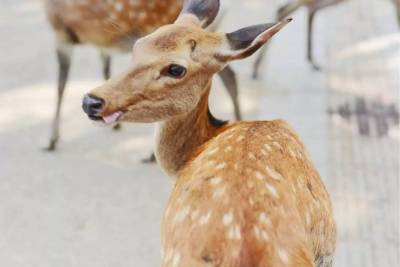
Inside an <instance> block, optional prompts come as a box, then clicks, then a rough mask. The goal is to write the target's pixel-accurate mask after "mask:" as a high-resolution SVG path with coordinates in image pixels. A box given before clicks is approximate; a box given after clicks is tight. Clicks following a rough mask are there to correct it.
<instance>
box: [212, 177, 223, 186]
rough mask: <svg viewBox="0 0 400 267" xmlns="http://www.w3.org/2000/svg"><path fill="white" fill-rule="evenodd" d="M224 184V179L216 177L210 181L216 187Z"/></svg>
mask: <svg viewBox="0 0 400 267" xmlns="http://www.w3.org/2000/svg"><path fill="white" fill-rule="evenodd" d="M221 182H222V179H221V178H220V177H214V178H212V179H211V180H210V183H211V184H212V185H214V186H216V185H218V184H220V183H221Z"/></svg>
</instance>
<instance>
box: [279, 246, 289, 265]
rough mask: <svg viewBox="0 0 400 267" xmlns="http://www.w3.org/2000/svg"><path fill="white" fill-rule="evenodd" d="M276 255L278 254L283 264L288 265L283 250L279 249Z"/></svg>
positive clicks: (286, 256) (286, 254) (287, 259)
mask: <svg viewBox="0 0 400 267" xmlns="http://www.w3.org/2000/svg"><path fill="white" fill-rule="evenodd" d="M277 253H278V256H279V258H280V259H281V260H282V262H283V263H284V264H288V263H289V255H288V253H287V252H286V251H285V250H284V249H282V248H279V249H278V250H277Z"/></svg>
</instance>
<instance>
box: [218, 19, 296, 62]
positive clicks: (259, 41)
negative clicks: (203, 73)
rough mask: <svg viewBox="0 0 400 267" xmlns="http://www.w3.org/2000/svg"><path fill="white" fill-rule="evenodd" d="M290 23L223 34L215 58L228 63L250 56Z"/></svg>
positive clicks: (263, 25) (287, 21)
mask: <svg viewBox="0 0 400 267" xmlns="http://www.w3.org/2000/svg"><path fill="white" fill-rule="evenodd" d="M290 21H292V19H287V20H285V21H280V22H277V23H267V24H260V25H255V26H250V27H247V28H243V29H240V30H238V31H235V32H231V33H227V34H225V40H224V45H223V48H222V49H221V50H220V51H219V53H218V54H217V55H216V57H217V58H219V59H220V60H224V61H229V60H235V59H241V58H245V57H248V56H251V55H252V54H254V53H255V52H256V51H257V50H258V49H259V48H260V47H262V46H263V45H264V44H265V43H266V42H267V41H268V40H269V39H270V38H271V37H272V36H273V35H274V34H275V33H277V32H278V31H280V30H281V29H282V28H283V27H284V26H285V25H286V24H288V23H289V22H290Z"/></svg>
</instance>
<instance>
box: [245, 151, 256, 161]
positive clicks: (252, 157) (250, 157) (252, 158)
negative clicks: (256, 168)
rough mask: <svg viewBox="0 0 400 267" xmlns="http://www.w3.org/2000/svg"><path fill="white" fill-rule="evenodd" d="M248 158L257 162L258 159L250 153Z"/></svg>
mask: <svg viewBox="0 0 400 267" xmlns="http://www.w3.org/2000/svg"><path fill="white" fill-rule="evenodd" d="M247 156H248V157H249V159H251V160H256V159H257V158H256V156H255V155H254V154H253V153H249V154H248V155H247Z"/></svg>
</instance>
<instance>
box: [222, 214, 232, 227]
mask: <svg viewBox="0 0 400 267" xmlns="http://www.w3.org/2000/svg"><path fill="white" fill-rule="evenodd" d="M232 221H233V212H232V211H230V212H228V213H225V214H224V217H222V223H223V224H224V225H225V226H228V225H229V224H231V223H232Z"/></svg>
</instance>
